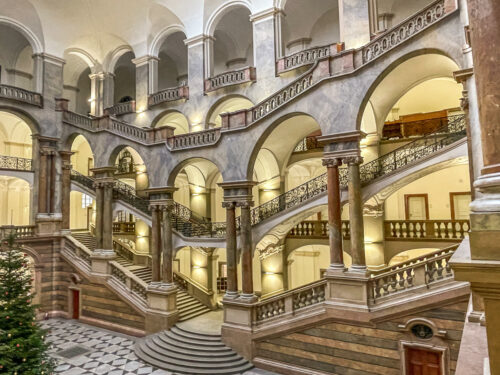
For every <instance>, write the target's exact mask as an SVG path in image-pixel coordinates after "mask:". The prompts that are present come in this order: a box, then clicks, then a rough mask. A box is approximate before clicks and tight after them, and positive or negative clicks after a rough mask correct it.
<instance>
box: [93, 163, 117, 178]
mask: <svg viewBox="0 0 500 375" xmlns="http://www.w3.org/2000/svg"><path fill="white" fill-rule="evenodd" d="M90 171H91V172H92V173H93V175H94V177H95V178H96V179H97V178H99V179H102V178H113V175H114V174H115V171H116V167H114V166H108V167H98V168H92V169H91V170H90Z"/></svg>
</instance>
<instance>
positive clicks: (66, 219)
mask: <svg viewBox="0 0 500 375" xmlns="http://www.w3.org/2000/svg"><path fill="white" fill-rule="evenodd" d="M68 158H69V156H68ZM61 190H62V199H61V211H62V229H70V199H71V164H69V160H68V159H66V160H64V162H63V169H62V189H61Z"/></svg>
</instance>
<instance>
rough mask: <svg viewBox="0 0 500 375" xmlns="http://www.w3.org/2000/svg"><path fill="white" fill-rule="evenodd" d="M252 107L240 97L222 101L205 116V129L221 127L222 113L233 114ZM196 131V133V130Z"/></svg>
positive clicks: (245, 99) (250, 103) (248, 101)
mask: <svg viewBox="0 0 500 375" xmlns="http://www.w3.org/2000/svg"><path fill="white" fill-rule="evenodd" d="M252 107H253V103H252V102H251V101H250V100H248V99H247V98H245V97H242V96H236V97H231V98H227V99H223V100H221V101H219V102H218V103H216V104H215V105H214V106H213V107H212V109H211V110H210V111H209V115H208V116H207V128H210V129H211V128H220V127H221V126H222V119H221V117H220V115H221V114H222V113H228V112H235V111H239V110H242V109H248V108H252ZM199 130H201V129H199ZM196 131H198V129H197V130H196Z"/></svg>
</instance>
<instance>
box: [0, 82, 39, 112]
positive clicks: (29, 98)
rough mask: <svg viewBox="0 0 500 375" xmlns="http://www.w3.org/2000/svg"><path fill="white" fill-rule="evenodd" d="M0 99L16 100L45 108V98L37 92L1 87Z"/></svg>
mask: <svg viewBox="0 0 500 375" xmlns="http://www.w3.org/2000/svg"><path fill="white" fill-rule="evenodd" d="M0 98H4V99H11V100H16V101H18V102H23V103H28V104H31V105H35V106H37V107H40V108H41V107H43V97H42V95H41V94H39V93H37V92H32V91H28V90H25V89H21V88H19V87H14V86H9V85H0Z"/></svg>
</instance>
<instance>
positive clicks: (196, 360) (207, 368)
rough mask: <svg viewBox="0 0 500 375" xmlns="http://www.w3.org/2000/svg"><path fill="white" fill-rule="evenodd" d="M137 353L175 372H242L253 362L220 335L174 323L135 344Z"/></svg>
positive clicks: (145, 359)
mask: <svg viewBox="0 0 500 375" xmlns="http://www.w3.org/2000/svg"><path fill="white" fill-rule="evenodd" d="M135 352H136V355H137V357H139V358H140V359H142V360H144V361H145V362H147V363H149V364H151V365H153V366H156V367H159V368H161V369H164V370H167V371H172V372H173V373H175V374H194V375H199V374H216V375H225V374H243V373H244V372H246V371H248V370H250V369H252V368H253V365H252V364H251V363H250V362H248V361H247V360H246V359H244V358H243V357H241V356H240V355H238V354H237V353H236V352H234V351H233V350H232V349H231V348H229V347H227V346H226V345H225V344H224V343H223V342H222V339H221V336H220V335H215V334H206V333H198V332H194V331H190V330H187V329H186V328H181V327H179V326H177V325H176V326H174V327H172V329H171V330H170V331H163V332H160V333H158V334H155V335H151V336H148V337H146V338H145V339H143V340H141V341H139V342H138V343H137V344H136V347H135Z"/></svg>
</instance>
